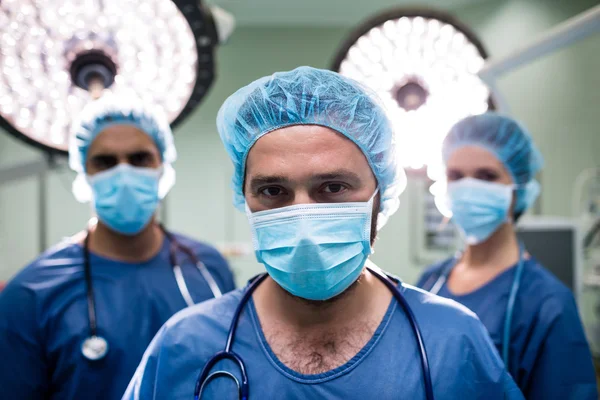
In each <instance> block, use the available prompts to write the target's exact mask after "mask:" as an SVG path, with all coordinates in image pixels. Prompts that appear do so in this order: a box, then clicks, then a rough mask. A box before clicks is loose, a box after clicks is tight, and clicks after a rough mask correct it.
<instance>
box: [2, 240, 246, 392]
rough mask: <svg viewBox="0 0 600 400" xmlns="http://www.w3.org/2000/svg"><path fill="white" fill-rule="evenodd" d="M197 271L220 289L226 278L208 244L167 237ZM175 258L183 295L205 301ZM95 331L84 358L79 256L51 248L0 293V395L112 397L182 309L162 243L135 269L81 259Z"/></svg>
mask: <svg viewBox="0 0 600 400" xmlns="http://www.w3.org/2000/svg"><path fill="white" fill-rule="evenodd" d="M176 237H177V239H178V240H179V243H181V244H183V245H186V246H188V247H190V248H191V249H193V250H194V251H195V253H196V254H197V255H198V258H199V259H200V260H201V261H203V262H204V264H206V266H207V267H208V270H209V271H210V272H211V274H212V275H213V277H214V278H215V280H216V282H217V284H218V285H219V288H220V289H221V290H222V291H223V292H227V291H230V290H232V289H233V288H234V282H233V277H232V274H231V271H230V269H229V267H228V265H227V263H226V261H225V260H224V259H223V257H222V256H221V255H220V254H219V253H218V252H217V251H216V250H215V249H214V248H212V247H209V246H207V245H205V244H202V243H199V242H195V241H192V240H190V239H187V238H185V237H182V236H179V235H176ZM177 257H178V261H179V263H180V264H181V268H182V272H183V275H184V277H185V280H186V283H187V286H188V288H189V291H190V293H191V296H192V298H193V299H194V300H195V301H197V302H199V301H203V300H207V299H210V298H212V297H213V295H212V292H211V291H210V288H209V286H208V284H207V283H206V281H205V280H204V278H203V277H202V275H201V273H200V271H199V270H198V269H197V268H196V266H195V265H194V264H192V263H191V262H190V260H189V259H188V258H187V257H186V256H185V255H184V253H182V252H181V251H179V252H177ZM90 263H91V270H92V279H93V287H94V294H95V300H96V313H97V320H98V332H99V334H100V335H101V336H103V337H104V338H105V339H106V340H107V341H108V345H109V350H108V353H107V354H106V357H105V358H104V359H101V360H98V361H89V360H87V359H85V358H84V357H83V355H82V354H81V344H82V342H83V341H84V339H85V338H87V337H88V335H89V321H88V311H87V310H88V309H87V301H86V285H85V280H84V269H83V249H82V246H81V245H79V244H74V243H72V242H68V243H64V244H61V245H58V246H56V247H54V248H52V249H50V250H49V251H47V252H46V253H44V254H42V255H41V256H40V257H39V258H38V259H37V260H35V261H34V262H33V263H32V264H31V265H29V266H27V267H26V268H25V269H23V270H22V271H21V272H20V273H19V274H18V275H17V276H16V277H15V278H14V279H13V280H12V281H11V282H9V284H8V285H7V287H6V288H5V289H4V290H3V291H2V292H1V293H0V354H1V355H2V357H1V358H2V360H1V362H0V398H2V399H11V400H12V399H15V400H16V399H19V400H21V399H23V400H25V399H53V400H54V399H61V400H68V399H74V400H75V399H76V400H82V399H87V400H90V399H98V400H100V399H101V400H112V399H120V398H121V396H122V395H123V392H124V391H125V389H126V387H127V383H128V382H129V381H130V380H131V377H132V376H133V373H134V372H135V369H136V367H137V365H138V364H139V363H140V360H141V359H142V355H143V354H144V350H145V349H146V347H147V346H148V344H149V343H150V342H151V340H152V338H153V337H154V335H155V334H156V332H157V331H158V330H159V329H160V327H161V326H162V325H163V324H164V323H165V322H166V321H167V320H168V319H169V317H171V316H172V315H173V314H175V313H176V312H177V311H179V310H182V309H183V308H185V307H186V303H185V301H184V299H183V297H182V295H181V294H180V292H179V289H178V287H177V284H176V281H175V277H174V275H173V270H172V268H171V264H170V262H169V242H168V240H167V239H165V240H164V242H163V245H162V248H161V249H160V252H159V253H158V254H157V255H156V256H154V257H153V258H152V259H150V260H148V261H146V262H142V263H136V264H133V263H126V262H120V261H114V260H110V259H107V258H104V257H100V256H98V255H95V254H93V253H92V254H90Z"/></svg>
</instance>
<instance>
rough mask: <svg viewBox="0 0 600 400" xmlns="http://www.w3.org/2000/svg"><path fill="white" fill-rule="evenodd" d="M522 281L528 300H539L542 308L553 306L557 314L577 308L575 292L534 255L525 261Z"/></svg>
mask: <svg viewBox="0 0 600 400" xmlns="http://www.w3.org/2000/svg"><path fill="white" fill-rule="evenodd" d="M521 282H522V284H521V285H522V287H523V294H524V295H526V296H527V297H528V301H533V302H537V303H538V304H539V307H540V308H549V307H551V308H553V309H554V310H555V313H556V314H560V313H561V312H562V311H564V310H568V309H576V304H575V297H574V296H573V292H571V290H570V289H569V288H568V287H567V286H565V284H564V283H562V282H561V281H560V280H559V279H558V278H557V277H556V276H554V274H552V273H551V272H550V271H548V270H547V269H546V268H544V266H543V265H542V264H540V263H539V261H537V260H536V259H535V258H533V257H532V258H531V259H529V260H527V261H526V263H525V268H524V269H523V276H522V278H521ZM529 294H535V296H528V295H529ZM530 297H531V298H530Z"/></svg>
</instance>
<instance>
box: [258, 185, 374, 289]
mask: <svg viewBox="0 0 600 400" xmlns="http://www.w3.org/2000/svg"><path fill="white" fill-rule="evenodd" d="M375 193H377V192H375ZM374 196H375V195H373V197H374ZM373 197H371V199H370V200H369V201H368V202H355V203H319V204H300V205H294V206H290V207H283V208H277V209H273V210H267V211H260V212H256V213H251V212H250V211H249V209H248V207H246V213H247V215H248V220H249V221H250V226H251V229H252V238H253V244H254V249H255V251H256V258H257V259H258V261H259V262H260V263H262V264H264V265H265V267H266V269H267V272H268V273H269V275H270V276H271V278H273V280H275V282H277V283H278V284H279V286H281V287H282V288H284V289H285V290H287V291H288V292H289V293H291V294H293V295H294V296H298V297H302V298H304V299H308V300H327V299H330V298H332V297H335V296H337V295H338V294H340V293H342V292H343V291H344V290H346V289H347V288H348V287H349V286H350V285H351V284H352V283H354V282H355V281H356V280H357V279H358V277H359V276H360V274H361V272H362V269H363V267H364V265H365V262H366V260H367V257H369V255H370V254H371V243H370V239H371V214H372V210H373Z"/></svg>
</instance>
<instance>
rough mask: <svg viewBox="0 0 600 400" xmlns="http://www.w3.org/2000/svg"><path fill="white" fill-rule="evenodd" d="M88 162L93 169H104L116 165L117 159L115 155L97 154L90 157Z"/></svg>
mask: <svg viewBox="0 0 600 400" xmlns="http://www.w3.org/2000/svg"><path fill="white" fill-rule="evenodd" d="M90 164H91V165H92V167H93V169H94V170H97V171H104V170H107V169H110V168H112V167H114V166H115V165H117V164H118V159H117V157H116V156H112V155H105V154H98V155H95V156H93V157H92V158H91V159H90Z"/></svg>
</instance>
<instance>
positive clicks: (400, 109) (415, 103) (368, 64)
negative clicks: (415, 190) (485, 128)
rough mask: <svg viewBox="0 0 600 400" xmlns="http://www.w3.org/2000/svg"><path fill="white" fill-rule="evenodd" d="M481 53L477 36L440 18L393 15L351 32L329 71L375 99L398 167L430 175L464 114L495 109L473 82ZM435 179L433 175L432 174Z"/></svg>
mask: <svg viewBox="0 0 600 400" xmlns="http://www.w3.org/2000/svg"><path fill="white" fill-rule="evenodd" d="M486 58H487V53H486V51H485V49H484V48H483V45H482V44H481V42H480V41H479V40H478V39H477V37H476V36H475V35H474V34H473V33H472V32H471V31H470V30H469V29H468V28H467V27H465V26H464V25H463V24H461V23H460V22H458V21H456V20H455V19H454V18H453V17H451V16H450V15H448V14H446V13H442V12H438V11H430V10H415V9H395V10H391V11H387V12H384V13H382V14H379V15H377V16H375V17H373V18H371V19H369V20H367V21H366V22H364V23H363V24H362V25H360V26H359V27H358V28H356V29H355V30H354V31H353V32H352V33H351V34H350V36H349V37H348V38H347V40H346V41H345V42H344V44H343V45H342V47H341V48H340V50H339V52H338V53H337V56H336V58H335V61H334V63H333V67H332V69H333V70H335V71H338V72H340V73H341V74H342V75H345V76H347V77H349V78H352V79H355V80H357V81H358V82H360V83H362V84H364V85H365V86H366V87H368V88H370V89H372V90H373V91H374V92H375V93H377V94H378V95H379V97H380V98H381V100H382V101H383V103H384V105H385V106H386V109H387V112H388V116H389V118H390V120H391V121H392V123H393V125H394V129H395V132H396V135H397V141H398V150H399V154H398V157H399V159H400V163H401V165H402V166H403V167H405V168H408V170H409V171H410V170H412V171H415V170H417V171H424V170H425V167H428V173H429V175H430V177H432V178H433V177H434V176H435V175H436V174H439V172H440V170H441V168H442V167H441V159H440V153H441V143H442V140H443V138H444V136H445V135H446V133H447V132H448V130H449V129H450V127H451V126H452V125H453V124H454V123H455V122H457V121H458V120H459V119H461V118H463V117H466V116H468V115H473V114H480V113H483V112H485V111H487V110H489V109H493V108H494V105H493V102H492V98H491V94H490V90H489V89H488V87H487V86H486V85H485V83H484V82H483V81H482V80H481V79H480V78H479V77H478V76H477V72H478V71H479V70H480V69H481V68H482V67H483V65H484V60H485V59H486ZM432 175H433V176H432Z"/></svg>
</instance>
